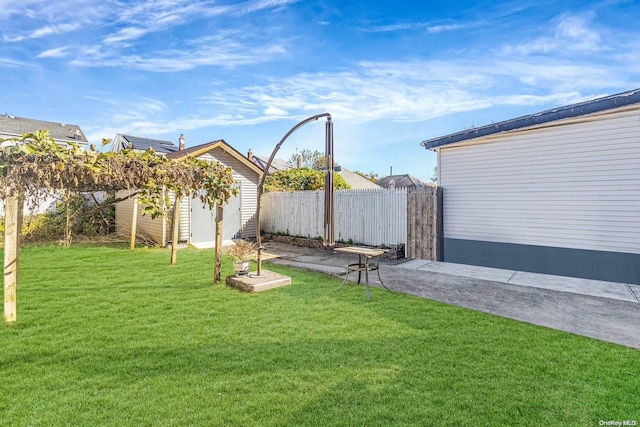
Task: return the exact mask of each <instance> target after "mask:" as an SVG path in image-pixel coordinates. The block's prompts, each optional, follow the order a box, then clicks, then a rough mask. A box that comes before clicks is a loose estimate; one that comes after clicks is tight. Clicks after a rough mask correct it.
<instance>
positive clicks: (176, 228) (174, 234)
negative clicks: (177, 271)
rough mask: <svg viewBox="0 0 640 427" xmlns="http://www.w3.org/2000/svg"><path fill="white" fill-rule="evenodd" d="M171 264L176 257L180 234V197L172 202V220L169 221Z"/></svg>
mask: <svg viewBox="0 0 640 427" xmlns="http://www.w3.org/2000/svg"><path fill="white" fill-rule="evenodd" d="M171 226H172V227H171V264H175V263H176V259H177V257H178V239H179V232H180V197H178V196H176V197H175V200H174V201H173V219H172V220H171Z"/></svg>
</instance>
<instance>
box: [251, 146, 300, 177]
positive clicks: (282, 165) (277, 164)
mask: <svg viewBox="0 0 640 427" xmlns="http://www.w3.org/2000/svg"><path fill="white" fill-rule="evenodd" d="M247 158H248V159H249V160H250V161H251V162H253V164H254V165H256V166H258V167H259V168H260V170H263V171H264V168H266V167H267V163H268V162H269V158H268V157H262V156H254V155H253V152H252V151H251V150H249V152H248V153H247ZM288 169H292V167H291V165H290V164H289V163H287V162H286V161H284V160H282V159H273V161H272V162H271V165H270V166H269V173H274V172H278V171H284V170H288Z"/></svg>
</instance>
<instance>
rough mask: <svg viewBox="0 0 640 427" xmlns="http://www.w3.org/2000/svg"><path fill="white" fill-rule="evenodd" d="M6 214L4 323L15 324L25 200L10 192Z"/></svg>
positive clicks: (6, 202)
mask: <svg viewBox="0 0 640 427" xmlns="http://www.w3.org/2000/svg"><path fill="white" fill-rule="evenodd" d="M8 194H9V195H7V197H6V199H5V212H4V226H5V229H4V321H5V322H15V321H16V319H17V310H16V298H17V296H16V289H17V285H18V265H19V264H20V231H21V228H22V204H23V199H22V197H21V196H20V195H18V194H11V193H10V192H8Z"/></svg>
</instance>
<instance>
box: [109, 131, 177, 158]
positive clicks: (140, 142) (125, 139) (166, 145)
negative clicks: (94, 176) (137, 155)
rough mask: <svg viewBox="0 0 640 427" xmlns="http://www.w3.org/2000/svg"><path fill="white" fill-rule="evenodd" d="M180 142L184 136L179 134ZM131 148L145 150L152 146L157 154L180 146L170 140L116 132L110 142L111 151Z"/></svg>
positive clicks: (166, 152) (175, 149)
mask: <svg viewBox="0 0 640 427" xmlns="http://www.w3.org/2000/svg"><path fill="white" fill-rule="evenodd" d="M180 137H181V138H182V142H184V136H183V135H180ZM128 147H130V148H132V149H134V150H140V151H146V150H147V149H148V148H153V151H155V152H156V153H158V154H169V153H173V152H176V151H178V150H179V149H180V148H179V147H178V146H177V145H176V144H174V143H173V142H171V141H163V140H160V139H149V138H140V137H138V136H131V135H123V134H120V133H119V134H117V135H116V137H115V138H114V139H113V144H111V151H114V152H116V153H119V152H120V150H122V149H124V148H128Z"/></svg>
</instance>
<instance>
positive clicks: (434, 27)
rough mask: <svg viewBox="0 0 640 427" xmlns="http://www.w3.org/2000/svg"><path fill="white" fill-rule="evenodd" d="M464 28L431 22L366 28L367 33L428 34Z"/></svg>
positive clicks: (457, 25)
mask: <svg viewBox="0 0 640 427" xmlns="http://www.w3.org/2000/svg"><path fill="white" fill-rule="evenodd" d="M461 28H463V26H462V25H459V24H449V25H445V24H432V23H429V22H403V23H399V24H389V25H377V26H373V27H370V28H366V29H365V31H367V32H371V33H386V32H393V31H412V30H426V31H427V32H428V33H441V32H445V31H455V30H459V29H461Z"/></svg>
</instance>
